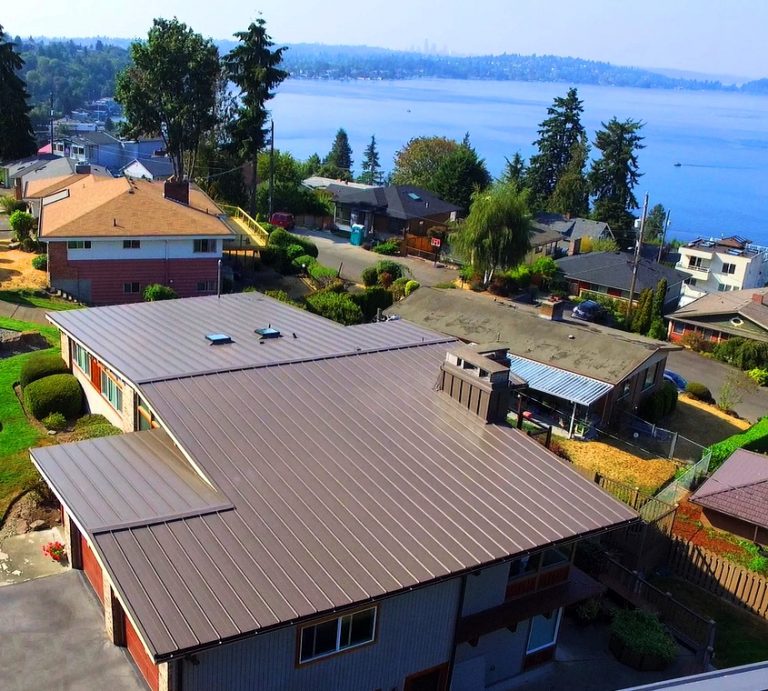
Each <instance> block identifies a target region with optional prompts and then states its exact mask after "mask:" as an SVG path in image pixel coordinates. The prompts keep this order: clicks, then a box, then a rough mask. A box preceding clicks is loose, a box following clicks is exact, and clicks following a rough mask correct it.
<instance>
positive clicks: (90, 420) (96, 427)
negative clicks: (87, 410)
mask: <svg viewBox="0 0 768 691" xmlns="http://www.w3.org/2000/svg"><path fill="white" fill-rule="evenodd" d="M115 434H121V430H120V428H119V427H115V426H114V425H113V424H112V423H110V422H109V420H107V418H105V417H104V416H103V415H93V414H88V415H83V416H82V417H81V418H80V419H78V420H77V422H75V429H74V432H73V433H72V439H74V440H75V441H82V440H83V439H96V438H97V437H111V436H113V435H115Z"/></svg>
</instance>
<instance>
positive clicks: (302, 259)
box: [291, 254, 317, 271]
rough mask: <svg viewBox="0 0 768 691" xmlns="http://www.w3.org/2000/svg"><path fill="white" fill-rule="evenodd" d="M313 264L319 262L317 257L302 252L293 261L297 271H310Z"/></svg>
mask: <svg viewBox="0 0 768 691" xmlns="http://www.w3.org/2000/svg"><path fill="white" fill-rule="evenodd" d="M312 264H317V259H315V258H314V257H310V256H309V255H308V254H300V255H299V256H298V257H296V258H294V259H293V261H292V262H291V265H292V266H293V268H294V269H295V270H296V271H308V270H309V267H310V266H312Z"/></svg>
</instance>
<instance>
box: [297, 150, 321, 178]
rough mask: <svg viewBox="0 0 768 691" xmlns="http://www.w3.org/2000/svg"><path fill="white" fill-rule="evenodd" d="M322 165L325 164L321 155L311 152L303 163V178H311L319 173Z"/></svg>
mask: <svg viewBox="0 0 768 691" xmlns="http://www.w3.org/2000/svg"><path fill="white" fill-rule="evenodd" d="M322 165H323V162H322V161H321V160H320V156H318V155H317V154H311V155H310V156H309V157H308V158H307V160H306V161H304V163H302V164H301V177H302V179H306V178H310V177H312V176H313V175H317V173H318V171H319V170H320V168H321V167H322Z"/></svg>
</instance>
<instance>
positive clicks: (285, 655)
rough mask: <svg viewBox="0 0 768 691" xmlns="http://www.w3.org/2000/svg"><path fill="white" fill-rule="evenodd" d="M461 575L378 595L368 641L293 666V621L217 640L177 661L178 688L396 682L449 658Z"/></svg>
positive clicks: (303, 690)
mask: <svg viewBox="0 0 768 691" xmlns="http://www.w3.org/2000/svg"><path fill="white" fill-rule="evenodd" d="M460 587H461V579H459V578H455V579H452V580H450V581H446V582H444V583H440V584H437V585H434V586H430V587H426V588H422V589H419V590H415V591H413V592H410V593H406V594H404V595H399V596H397V597H392V598H388V599H386V600H384V601H382V602H380V603H379V610H378V636H377V639H376V641H375V642H374V643H372V644H371V645H368V646H364V647H361V648H358V649H357V650H351V651H348V652H343V653H339V654H337V655H332V656H329V657H327V658H324V659H320V660H317V661H315V662H311V663H308V664H304V665H301V666H298V667H297V666H296V638H297V627H295V626H292V627H287V628H285V629H281V630H278V631H275V632H273V633H267V634H264V635H261V636H260V635H256V636H254V637H253V638H248V639H245V640H243V641H239V642H237V643H231V644H228V645H223V646H221V647H220V648H215V649H213V650H209V651H206V652H202V653H198V654H197V655H196V657H197V659H198V662H199V663H198V664H197V665H193V664H191V663H190V662H189V661H187V660H185V661H184V662H183V672H182V674H183V679H182V688H183V689H184V691H216V690H219V689H221V690H224V689H226V691H241V690H242V691H245V689H248V690H249V691H310V690H311V689H323V690H328V691H334V690H337V689H338V690H339V691H342V690H344V691H346V690H347V689H349V691H357V690H358V689H361V690H370V691H373V689H382V690H383V691H391V690H392V689H402V688H403V682H404V681H405V678H406V677H407V676H408V675H409V674H413V673H414V672H419V671H422V670H425V669H429V668H430V667H435V666H436V665H439V664H442V663H444V662H447V661H448V659H449V657H450V652H451V650H450V649H451V644H452V641H453V633H454V626H455V621H456V609H457V607H458V601H459V590H460Z"/></svg>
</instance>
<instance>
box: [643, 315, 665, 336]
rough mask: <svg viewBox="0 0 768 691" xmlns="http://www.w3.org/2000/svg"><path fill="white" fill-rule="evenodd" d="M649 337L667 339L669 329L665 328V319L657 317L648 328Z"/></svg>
mask: <svg viewBox="0 0 768 691" xmlns="http://www.w3.org/2000/svg"><path fill="white" fill-rule="evenodd" d="M648 338H655V339H656V340H657V341H666V340H667V330H666V329H665V328H664V320H663V319H661V318H660V317H656V318H655V319H654V320H653V321H652V322H651V328H650V329H648Z"/></svg>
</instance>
